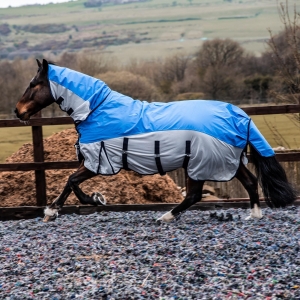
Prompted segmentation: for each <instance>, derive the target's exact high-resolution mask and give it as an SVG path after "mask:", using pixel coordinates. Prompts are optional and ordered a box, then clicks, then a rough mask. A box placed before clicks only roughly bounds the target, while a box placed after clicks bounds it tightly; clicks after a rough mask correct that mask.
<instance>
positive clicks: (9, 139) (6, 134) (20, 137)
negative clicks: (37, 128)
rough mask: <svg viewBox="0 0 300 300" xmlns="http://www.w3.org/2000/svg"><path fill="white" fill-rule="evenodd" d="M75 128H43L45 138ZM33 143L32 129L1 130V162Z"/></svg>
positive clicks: (70, 126)
mask: <svg viewBox="0 0 300 300" xmlns="http://www.w3.org/2000/svg"><path fill="white" fill-rule="evenodd" d="M73 127H74V126H73V125H57V126H43V136H44V138H46V137H48V136H50V135H52V134H53V133H56V132H59V131H62V130H64V129H67V128H73ZM31 142H32V135H31V127H27V126H26V127H11V128H0V149H1V151H0V162H1V163H2V162H4V161H5V159H6V158H7V157H9V156H10V155H12V154H13V153H14V152H16V151H17V150H18V149H19V148H20V147H21V146H22V145H23V144H25V143H31Z"/></svg>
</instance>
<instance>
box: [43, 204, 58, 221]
mask: <svg viewBox="0 0 300 300" xmlns="http://www.w3.org/2000/svg"><path fill="white" fill-rule="evenodd" d="M44 214H45V216H44V219H43V222H44V223H48V222H51V221H54V220H55V219H56V218H57V217H58V210H57V209H55V208H53V209H52V208H49V207H46V208H45V210H44Z"/></svg>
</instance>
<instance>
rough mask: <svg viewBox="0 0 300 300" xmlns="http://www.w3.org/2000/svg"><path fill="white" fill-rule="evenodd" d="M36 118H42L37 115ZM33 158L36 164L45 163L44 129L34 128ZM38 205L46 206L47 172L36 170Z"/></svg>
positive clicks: (40, 127) (39, 114)
mask: <svg viewBox="0 0 300 300" xmlns="http://www.w3.org/2000/svg"><path fill="white" fill-rule="evenodd" d="M36 117H41V113H40V112H39V113H37V114H36ZM31 128H32V141H33V158H34V162H44V144H43V127H42V126H32V127H31ZM35 190H36V205H37V206H46V205H47V196H46V174H45V170H35Z"/></svg>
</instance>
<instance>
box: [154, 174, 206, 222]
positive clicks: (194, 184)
mask: <svg viewBox="0 0 300 300" xmlns="http://www.w3.org/2000/svg"><path fill="white" fill-rule="evenodd" d="M203 184H204V181H196V180H193V179H191V178H189V177H188V179H187V195H186V197H185V199H184V200H183V201H182V202H181V203H180V204H179V205H177V206H176V207H175V208H173V209H172V210H171V211H169V212H167V213H165V214H164V215H162V216H161V217H160V218H159V219H157V221H163V222H171V221H172V220H174V219H175V218H176V217H177V216H179V215H180V214H181V213H182V212H184V211H186V210H187V209H188V208H189V207H191V206H192V205H193V204H195V203H197V202H199V201H201V199H202V189H203Z"/></svg>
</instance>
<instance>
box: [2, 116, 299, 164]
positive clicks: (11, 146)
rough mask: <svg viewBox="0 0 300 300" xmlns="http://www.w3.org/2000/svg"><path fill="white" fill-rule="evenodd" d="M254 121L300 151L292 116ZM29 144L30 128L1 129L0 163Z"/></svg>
mask: <svg viewBox="0 0 300 300" xmlns="http://www.w3.org/2000/svg"><path fill="white" fill-rule="evenodd" d="M252 119H253V121H254V122H255V124H256V126H257V127H258V128H259V130H260V131H261V132H262V134H263V135H264V136H265V138H266V139H267V141H268V142H269V143H270V144H271V146H272V147H277V146H283V147H285V148H291V149H300V139H299V136H300V124H299V123H298V125H297V124H296V123H295V122H294V121H293V118H292V115H290V114H289V115H268V116H253V117H252ZM72 127H73V126H72V125H61V126H44V127H43V134H44V137H47V136H49V135H51V134H53V133H55V132H59V131H61V130H63V129H66V128H72ZM28 142H31V128H30V127H14V128H0V149H1V152H0V162H4V161H5V158H6V157H8V156H10V155H11V154H12V153H14V152H15V151H17V150H18V149H19V148H20V147H21V146H22V145H23V144H24V143H28ZM70 150H71V151H72V149H70ZM74 151H75V150H74Z"/></svg>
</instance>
